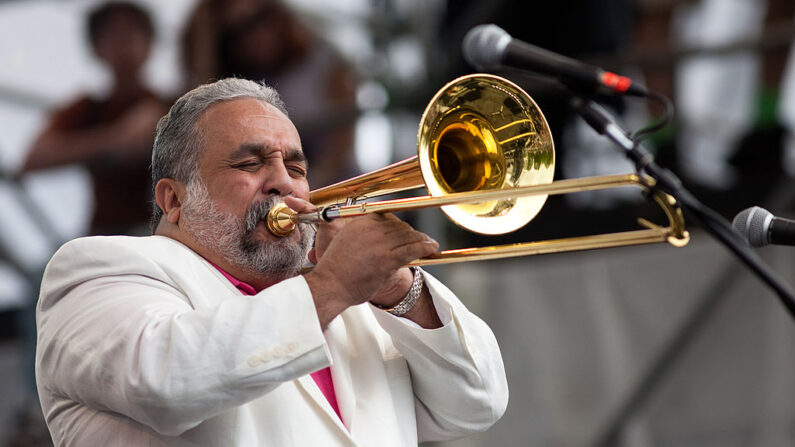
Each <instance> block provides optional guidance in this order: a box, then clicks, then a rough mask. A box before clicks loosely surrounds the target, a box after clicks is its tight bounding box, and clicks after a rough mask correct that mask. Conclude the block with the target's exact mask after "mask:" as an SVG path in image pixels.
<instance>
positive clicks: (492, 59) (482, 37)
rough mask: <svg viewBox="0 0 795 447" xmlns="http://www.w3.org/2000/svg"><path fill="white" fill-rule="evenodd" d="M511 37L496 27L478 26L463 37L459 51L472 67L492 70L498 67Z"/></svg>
mask: <svg viewBox="0 0 795 447" xmlns="http://www.w3.org/2000/svg"><path fill="white" fill-rule="evenodd" d="M509 43H511V35H510V34H508V32H506V31H505V30H504V29H502V28H500V27H499V26H497V25H494V24H489V25H478V26H476V27H474V28H472V29H471V30H469V32H467V34H466V36H464V40H463V42H462V43H461V51H462V52H463V53H464V59H466V61H467V62H469V64H470V65H472V66H473V67H475V68H477V69H479V70H482V69H493V68H497V67H499V66H500V64H501V63H502V58H503V56H504V55H505V49H506V48H507V47H508V44H509Z"/></svg>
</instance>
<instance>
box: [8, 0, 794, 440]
mask: <svg viewBox="0 0 795 447" xmlns="http://www.w3.org/2000/svg"><path fill="white" fill-rule="evenodd" d="M100 3H102V2H97V1H74V0H71V1H33V0H26V1H9V0H6V1H0V36H2V37H1V38H0V61H2V64H1V65H0V130H2V131H1V132H0V285H2V287H0V333H1V334H2V338H0V371H2V376H1V377H2V379H3V380H2V381H0V395H2V396H4V399H3V403H2V404H0V445H3V444H2V443H3V442H6V445H46V444H34V441H33V439H34V438H35V436H34V435H32V434H31V435H30V436H29V437H28V438H25V436H28V435H27V434H25V433H22V434H20V431H24V430H27V426H28V425H29V424H35V418H33V417H32V416H31V415H30V414H29V411H28V410H27V409H28V408H29V407H30V406H31V403H30V391H29V390H30V389H31V381H32V377H31V374H32V369H31V368H32V367H31V366H29V360H30V359H29V357H28V356H30V355H31V349H30V348H29V346H28V345H27V340H29V336H28V334H29V333H30V331H31V325H32V316H31V308H32V306H33V303H34V301H35V299H36V295H37V293H38V290H37V283H38V281H39V279H40V275H41V271H42V269H43V267H44V265H45V263H46V262H47V260H48V259H49V256H50V255H51V254H52V253H53V252H54V250H55V249H57V247H58V246H59V245H60V243H62V242H63V241H65V240H68V239H71V238H74V237H78V236H81V235H84V234H87V233H88V232H89V231H90V229H89V226H90V221H91V215H92V212H93V210H94V207H95V204H94V203H93V199H92V184H91V178H90V176H89V174H88V173H87V171H86V168H85V167H84V166H81V165H70V166H63V167H59V168H55V169H48V170H42V171H37V172H33V173H30V174H25V175H17V172H18V170H19V169H20V167H21V166H22V164H23V163H24V160H25V157H26V155H27V153H28V149H29V147H30V145H31V143H32V141H33V140H34V139H35V138H36V135H37V134H38V133H39V132H40V131H41V129H42V127H43V126H44V124H45V122H46V120H47V117H48V115H49V114H50V113H51V111H52V110H53V109H54V108H58V107H62V106H63V105H65V104H67V103H68V102H70V101H72V100H73V99H74V98H75V97H76V96H77V95H78V94H80V93H85V92H88V93H89V94H91V95H97V96H101V95H104V94H107V92H108V91H109V90H111V87H112V85H111V84H112V79H111V77H110V75H109V74H108V73H107V72H106V71H105V70H104V69H103V67H102V66H101V65H100V64H99V63H98V62H97V61H96V59H95V58H94V57H93V55H92V53H91V51H90V49H89V47H88V46H87V45H86V41H85V36H84V31H83V29H84V27H85V16H86V13H87V11H89V10H91V9H93V8H94V7H96V6H97V5H98V4H100ZM134 3H136V4H139V5H142V6H143V7H144V8H146V10H147V11H149V13H150V14H151V15H152V18H153V20H154V25H155V29H156V38H155V41H154V46H153V49H152V52H151V57H150V59H149V61H148V63H147V64H146V66H145V69H144V81H145V83H146V85H147V86H149V87H150V88H151V89H152V90H153V91H155V92H156V93H157V94H159V95H161V96H162V97H164V98H174V97H176V96H178V95H179V94H181V93H182V92H183V91H184V90H185V89H186V88H189V87H190V86H191V85H192V84H191V83H192V82H196V80H197V79H199V78H201V76H210V77H211V76H212V71H209V72H206V73H202V72H200V71H198V70H196V69H195V66H191V65H190V64H186V63H185V60H186V59H185V55H186V50H185V47H184V45H185V44H186V42H187V41H189V40H186V35H188V34H189V32H188V30H189V29H190V27H191V25H189V24H190V23H194V22H193V21H194V20H196V19H197V15H196V13H195V11H196V8H197V5H198V0H171V1H168V2H160V1H156V0H146V1H144V0H140V1H136V2H134ZM209 3H211V4H215V3H224V2H209ZM225 3H228V4H236V3H241V4H246V3H252V4H254V3H260V2H258V1H253V2H248V1H243V0H236V1H231V0H230V1H229V2H225ZM266 3H267V2H266ZM551 3H554V4H539V3H538V2H519V1H509V0H502V1H500V0H495V1H490V2H478V1H471V0H449V1H445V0H426V1H418V0H370V1H367V0H344V1H343V0H334V1H331V0H323V1H318V0H314V1H310V0H289V1H288V0H285V2H284V5H285V6H286V7H287V9H286V11H287V12H288V13H289V14H290V17H291V20H294V21H295V24H296V25H295V26H296V27H297V28H296V29H300V30H301V31H302V32H303V33H305V34H304V35H305V37H304V38H305V39H309V40H307V41H309V42H311V43H310V44H308V45H310V46H311V48H314V49H322V51H326V52H328V54H329V55H330V56H328V57H329V58H330V59H328V60H333V61H334V63H333V64H332V63H329V66H333V69H330V70H329V74H328V78H321V77H316V78H314V79H307V80H304V82H306V83H307V84H305V85H312V86H314V85H315V84H318V83H323V85H330V86H335V87H332V88H331V92H328V91H322V92H320V93H318V94H319V95H328V96H329V97H328V98H326V99H324V100H322V101H321V100H317V98H312V99H307V101H309V102H310V103H312V104H313V106H312V107H307V108H309V109H311V110H308V111H307V110H301V109H300V104H298V103H299V102H301V101H303V100H302V99H301V97H300V95H296V96H295V98H297V99H296V100H295V101H294V103H293V106H294V107H297V110H296V111H295V113H294V114H293V115H292V116H293V118H294V119H295V120H296V122H297V124H298V127H299V130H301V131H302V133H304V134H307V135H310V137H308V140H307V141H309V140H311V139H313V138H314V139H319V140H323V139H324V135H327V134H324V133H323V132H327V131H334V132H336V131H337V130H340V129H341V132H340V133H339V134H335V135H337V136H340V135H341V136H340V138H339V140H336V139H335V141H341V144H340V145H339V147H337V149H339V150H340V152H339V155H338V156H337V155H335V157H336V158H333V159H330V160H327V161H324V163H321V164H313V166H312V170H313V171H318V174H314V173H313V175H315V177H314V178H313V179H312V181H313V184H312V186H313V187H320V186H324V185H326V184H328V183H329V182H328V181H329V180H334V179H339V178H345V177H347V176H349V175H350V174H352V173H355V172H366V171H369V170H372V169H374V168H377V167H381V166H383V165H386V164H388V163H390V162H392V161H397V160H402V159H404V158H406V157H409V156H411V155H413V154H414V153H415V151H416V132H417V124H418V122H419V117H420V114H421V113H422V110H423V108H424V107H425V105H426V104H427V102H428V100H429V99H430V98H431V96H432V95H433V93H434V92H435V91H436V90H437V89H439V88H440V87H441V86H442V85H444V84H445V83H446V82H448V81H450V80H452V79H453V78H454V77H456V76H458V75H461V74H465V73H468V72H472V71H473V69H472V68H471V67H468V66H467V65H466V64H465V63H464V62H463V61H462V58H461V54H460V42H461V38H462V37H463V35H464V34H465V33H466V31H468V30H469V29H470V28H471V27H473V26H474V25H477V24H480V23H497V24H498V25H500V26H502V27H503V28H505V29H506V30H508V31H509V32H510V33H511V34H512V35H513V36H514V37H517V38H520V39H522V40H525V41H527V42H530V43H533V44H535V45H538V46H541V47H544V48H547V49H549V50H553V51H556V52H560V53H562V54H565V55H568V56H571V57H576V58H579V59H582V60H584V61H588V62H591V63H594V64H598V65H600V66H603V67H605V68H608V69H612V70H613V71H616V72H618V73H621V74H625V75H629V76H631V77H633V78H634V79H636V80H639V81H641V82H643V83H645V84H646V85H648V86H649V87H650V88H652V89H655V90H658V91H660V92H662V93H663V94H665V95H666V96H669V97H670V98H671V99H672V100H673V101H674V103H675V106H676V110H677V114H676V116H675V120H674V122H673V123H672V124H671V125H670V126H668V127H667V128H666V129H664V130H663V131H661V132H658V133H657V134H655V135H654V136H653V137H652V138H651V139H650V141H649V142H648V147H649V149H651V150H653V151H654V152H655V154H656V156H657V159H658V161H659V163H660V164H661V165H663V166H665V167H669V168H671V169H672V170H674V171H675V172H677V173H678V174H679V175H680V176H681V177H682V178H683V180H684V181H685V183H686V184H687V186H688V187H690V189H691V190H692V191H693V192H694V193H695V194H696V195H697V196H698V197H699V198H700V199H701V200H702V201H703V202H704V203H705V204H707V205H709V206H711V207H713V208H715V209H716V210H717V211H719V212H720V213H721V214H722V215H723V216H724V217H726V218H727V219H729V220H731V218H732V217H733V216H734V215H735V214H736V213H737V212H739V211H740V210H742V209H744V208H746V207H749V206H752V205H760V206H764V207H766V208H768V209H769V210H771V211H772V212H773V213H774V214H776V215H780V216H785V217H795V209H794V208H795V188H793V185H794V184H795V183H793V176H795V137H794V135H795V47H793V45H792V43H793V37H794V36H795V22H794V21H793V19H794V18H795V4H793V2H792V1H791V0H577V1H575V0H559V1H556V2H551ZM256 18H258V19H261V18H262V16H261V15H260V16H257V17H256ZM241 23H243V24H244V25H245V26H253V25H251V24H252V23H254V21H253V19H252V21H248V22H245V21H244V22H241ZM200 29H202V28H200ZM219 34H223V33H221V32H219ZM310 35H311V39H310V38H308V37H306V36H310ZM191 45H194V48H198V49H199V50H201V49H202V48H201V45H202V41H201V39H198V42H197V39H193V40H192V41H191ZM263 45H264V43H263ZM258 48H259V47H257V46H256V45H255V46H254V50H255V51H256V50H257V49H258ZM318 51H320V50H318ZM310 53H311V51H310ZM194 62H195V59H194ZM307 64H308V65H306V66H308V67H312V64H311V63H309V62H307ZM199 65H200V64H199ZM295 67H299V69H295ZM300 67H302V65H301V64H300V63H299V64H297V65H295V66H293V70H292V71H290V70H283V71H280V72H279V73H278V74H274V78H273V80H272V79H270V78H268V77H267V76H265V81H266V82H269V81H272V82H273V83H275V84H276V87H277V88H281V87H283V88H285V89H293V90H301V87H300V84H296V85H299V87H297V88H296V87H295V85H292V84H290V82H292V81H293V80H295V79H297V78H301V77H302V76H301V75H300V73H302V71H301V69H300ZM296 70H297V71H296ZM304 70H306V69H304ZM216 73H218V72H216ZM498 74H501V75H503V76H505V77H507V78H509V79H511V80H514V81H515V82H517V83H519V84H520V85H522V86H524V87H525V89H526V90H527V91H528V93H530V95H531V96H533V97H534V98H535V99H536V101H537V102H538V103H539V105H540V107H541V109H542V111H544V114H545V115H546V117H547V120H548V121H549V123H550V126H551V127H552V129H553V133H554V137H555V143H556V149H557V167H556V174H555V177H556V179H564V178H574V177H581V176H587V175H602V174H609V173H623V172H629V171H631V170H632V166H631V165H630V164H629V163H627V162H626V161H625V160H624V159H623V155H622V154H621V153H620V152H618V150H616V149H615V148H614V147H612V146H611V144H610V143H607V142H605V141H602V139H601V138H600V137H598V136H597V135H595V134H594V133H593V132H591V131H590V129H588V128H586V127H584V125H583V124H582V123H580V122H579V121H578V120H577V119H575V118H573V117H571V116H570V115H569V113H568V112H567V111H566V109H565V107H564V106H563V103H562V101H561V100H560V90H559V88H558V87H557V86H556V85H554V84H553V83H550V82H549V81H547V80H544V79H539V78H536V77H533V76H528V75H525V74H521V73H517V72H510V71H509V72H502V73H498ZM335 76H338V77H340V78H337V77H335ZM342 78H344V79H342ZM340 79H341V80H340ZM338 81H339V82H338ZM313 82H314V83H315V84H312V83H313ZM304 90H308V91H313V92H314V91H315V90H314V87H305V88H304ZM335 93H339V95H335ZM343 93H345V94H344V95H343ZM286 99H287V105H288V108H289V107H291V102H290V98H289V97H288V98H286ZM602 99H604V102H603V103H604V104H605V105H606V106H607V107H609V108H610V109H611V110H612V111H613V112H614V113H616V114H617V115H618V116H620V117H621V119H622V121H623V123H624V125H625V126H626V127H628V128H630V129H633V130H634V129H639V128H640V127H642V126H643V125H645V124H646V123H648V122H650V121H651V120H653V119H654V117H655V116H656V114H657V113H659V110H657V109H655V108H654V107H650V106H649V104H647V103H646V102H644V101H643V100H640V99H628V100H625V101H622V100H616V99H614V98H602ZM291 113H292V111H291ZM305 143H306V142H305ZM321 146H322V145H321ZM340 148H341V149H340ZM323 150H324V149H322V148H321V149H318V151H319V152H318V155H317V156H318V157H319V158H318V159H322V158H321V157H322V156H323V152H322V151H323ZM335 160H336V161H339V160H343V161H344V162H345V163H344V166H337V168H336V170H331V169H329V170H328V172H323V167H324V166H332V165H334V164H335ZM639 214H640V215H644V216H647V217H648V216H649V215H650V214H651V215H652V216H653V215H654V214H653V207H650V206H648V205H647V204H646V203H644V202H643V199H642V197H641V196H640V195H639V194H638V193H637V192H636V191H635V190H630V191H612V192H605V193H599V194H585V193H581V194H576V195H573V196H567V197H555V198H550V199H549V201H548V204H547V206H545V208H544V209H543V210H542V211H541V213H540V214H539V215H538V217H537V218H536V219H535V220H533V221H532V222H531V223H530V224H528V225H527V226H526V227H525V228H523V229H522V230H520V231H517V232H516V233H514V234H511V235H505V236H501V237H497V238H482V237H475V236H473V235H470V234H467V233H464V232H463V231H461V230H459V229H457V228H455V227H454V226H453V225H452V224H450V223H449V222H447V221H446V220H445V218H444V217H442V215H441V213H440V212H439V211H435V210H431V211H423V212H421V213H416V214H414V215H411V216H406V218H407V219H410V220H411V221H413V223H415V225H416V226H418V227H419V228H420V229H421V230H423V231H426V232H428V233H429V234H431V235H432V236H434V237H435V238H436V239H437V240H439V241H444V242H443V246H444V247H445V248H457V247H465V246H472V245H492V244H495V243H506V242H514V241H530V240H543V239H548V238H556V237H569V236H576V235H583V234H596V233H603V232H613V231H622V230H627V229H634V228H635V221H634V219H635V217H636V216H638V215H639ZM687 217H689V216H686V218H687ZM687 222H688V224H689V225H690V226H689V230H690V231H691V233H692V240H691V243H690V245H688V246H687V247H685V248H681V249H675V248H673V247H670V246H663V245H654V246H643V247H629V248H621V249H607V250H600V251H592V252H584V253H570V254H560V255H547V256H538V257H527V258H517V259H513V260H504V261H486V262H475V263H466V264H456V265H450V266H439V267H435V268H431V269H429V270H431V271H432V272H433V273H434V274H436V275H438V276H440V277H441V278H442V279H443V280H445V281H446V282H447V283H448V284H449V285H450V287H451V288H452V289H453V290H454V291H456V292H457V293H458V294H459V295H460V296H461V297H462V299H463V300H464V301H465V302H466V303H467V304H468V305H469V306H470V307H471V308H472V309H473V311H475V313H477V314H478V315H480V316H481V317H482V318H483V319H484V320H486V321H487V322H488V323H489V324H490V325H491V327H492V328H493V329H494V331H495V333H496V335H497V337H498V339H499V341H500V344H501V347H502V351H503V356H504V359H505V363H506V367H507V373H508V380H509V384H510V387H511V400H510V404H509V407H508V412H507V413H506V415H505V416H504V417H503V419H502V420H501V421H500V422H499V423H498V424H497V425H496V426H495V427H493V428H492V429H491V430H490V431H488V432H486V433H484V434H481V435H477V436H473V437H471V438H468V439H464V440H461V441H457V442H450V443H440V444H438V445H444V446H487V445H488V446H513V445H517V446H518V445H522V446H523V445H533V446H597V445H626V446H691V445H692V446H790V445H795V428H794V427H795V322H793V321H792V319H791V318H790V317H789V316H788V314H787V313H786V311H785V309H784V308H783V307H782V306H781V305H780V304H779V303H778V301H777V299H776V298H775V297H774V295H773V294H772V293H771V292H769V291H768V290H767V289H766V288H765V287H764V286H763V285H762V284H761V282H759V281H758V280H756V279H755V277H753V276H752V275H751V274H750V273H749V272H748V271H747V270H746V269H745V268H743V267H741V266H740V265H739V264H738V263H737V262H736V261H735V260H734V258H733V257H732V256H730V255H729V254H728V252H727V251H726V250H725V249H723V248H722V247H721V246H719V245H718V244H717V243H716V242H715V241H713V240H712V239H711V238H710V237H709V236H708V235H707V234H705V233H704V232H703V231H701V229H700V228H699V227H698V226H697V224H696V223H695V222H694V221H693V219H692V218H690V219H688V220H687ZM760 254H761V255H762V256H763V258H764V259H765V260H766V261H767V262H768V263H769V264H770V265H771V266H772V267H773V268H774V269H775V270H776V271H777V272H778V273H779V274H780V275H781V276H782V277H783V278H784V279H785V280H787V281H788V282H790V283H793V281H792V279H793V278H795V248H788V247H768V248H764V249H760ZM31 419H34V421H31ZM26 439H27V441H26Z"/></svg>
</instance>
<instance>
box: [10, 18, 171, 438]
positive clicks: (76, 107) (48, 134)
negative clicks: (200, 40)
mask: <svg viewBox="0 0 795 447" xmlns="http://www.w3.org/2000/svg"><path fill="white" fill-rule="evenodd" d="M86 33H87V37H88V42H89V44H90V46H91V48H92V50H93V52H94V55H95V56H96V57H97V58H98V59H99V61H100V62H102V64H103V65H104V66H106V67H107V68H108V70H109V71H110V73H111V75H112V79H113V84H112V89H111V91H110V92H109V93H108V94H107V96H105V97H102V98H94V97H90V96H88V95H84V96H82V97H80V98H78V99H77V100H75V101H73V102H72V103H71V104H69V105H67V106H65V107H63V108H61V109H59V110H56V111H54V112H53V113H52V115H51V116H50V117H49V119H48V122H47V123H46V124H45V127H44V130H43V131H42V132H41V134H40V135H39V136H38V137H37V138H36V139H35V141H34V143H33V145H32V147H31V148H30V151H29V153H28V155H27V158H26V159H25V161H24V163H23V165H22V167H21V169H20V171H19V172H18V175H24V174H26V173H29V172H32V171H36V170H43V169H48V168H56V167H61V166H65V165H69V164H81V165H84V166H85V167H86V169H87V170H88V172H89V174H90V176H91V180H92V183H93V202H94V212H93V217H92V219H91V224H90V228H89V232H90V233H91V234H143V233H145V232H146V231H147V223H148V219H149V216H150V209H151V205H150V202H149V189H150V184H149V182H148V181H147V179H148V178H149V174H148V172H149V159H150V154H151V150H152V143H153V140H154V127H155V125H156V123H157V120H158V119H159V118H160V117H161V116H162V115H163V114H164V113H165V112H166V111H167V110H168V109H167V106H166V104H165V102H163V101H162V100H161V99H159V98H158V97H157V96H156V95H155V94H154V93H152V92H151V91H150V90H149V89H148V88H146V87H145V86H144V85H143V84H142V82H141V79H140V73H141V69H142V67H143V65H144V63H145V62H146V60H147V58H148V56H149V51H150V47H151V44H152V41H153V38H154V28H153V24H152V19H151V17H150V15H149V13H148V12H147V11H145V10H144V9H142V8H141V7H139V6H137V5H136V4H133V3H127V2H110V3H104V4H101V5H99V6H97V7H96V8H95V9H93V10H91V11H90V12H89V14H88V16H87V20H86ZM32 304H34V303H33V302H31V307H32ZM28 317H29V315H28V312H26V311H23V312H20V313H19V317H18V318H19V321H18V326H19V328H20V331H21V332H22V339H23V342H24V347H23V350H24V351H28V352H30V362H29V364H28V362H27V361H23V365H22V366H23V371H22V374H23V376H24V378H25V379H27V378H28V377H30V378H31V380H30V382H32V377H33V358H32V357H33V354H32V353H33V350H34V349H35V327H34V322H33V318H32V310H31V312H30V318H28ZM23 359H25V360H27V356H24V357H23ZM28 394H29V395H30V396H29V397H26V401H25V402H23V403H22V407H21V408H20V409H19V410H18V412H17V415H16V419H17V420H16V425H15V427H14V429H13V430H12V431H10V433H8V435H7V436H6V437H5V445H7V446H28V447H30V446H45V445H52V443H51V440H50V437H49V433H48V432H47V428H46V425H45V423H44V420H43V419H42V416H41V409H40V406H39V404H38V400H37V396H36V393H35V389H34V388H33V387H32V386H31V389H30V391H29V392H28Z"/></svg>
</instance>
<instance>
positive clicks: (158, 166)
mask: <svg viewBox="0 0 795 447" xmlns="http://www.w3.org/2000/svg"><path fill="white" fill-rule="evenodd" d="M236 98H253V99H257V100H260V101H263V102H266V103H268V104H270V105H272V106H274V107H276V108H277V109H278V110H279V111H280V112H282V113H284V114H285V115H287V109H286V108H285V106H284V102H283V101H282V100H281V98H280V97H279V93H278V92H277V91H276V90H275V89H273V88H271V87H268V86H267V85H265V84H261V83H257V82H254V81H248V80H245V79H236V78H227V79H221V80H220V81H216V82H213V83H211V84H204V85H201V86H199V87H196V88H195V89H193V90H191V91H189V92H188V93H185V94H184V95H182V97H180V98H179V99H178V100H177V101H176V102H175V103H174V105H173V106H171V110H169V111H168V114H167V115H166V116H164V117H163V118H161V119H160V122H158V123H157V133H156V135H155V143H154V146H153V147H152V220H151V223H150V224H151V228H152V232H153V233H154V230H155V228H156V227H157V224H158V223H159V222H160V218H161V217H163V210H161V209H160V207H159V206H158V205H157V202H156V201H155V186H157V182H158V181H160V179H164V178H172V179H175V180H178V181H180V182H182V183H184V184H186V185H187V184H189V183H191V182H192V181H194V180H195V179H196V177H197V175H198V173H199V158H200V157H201V154H202V153H203V152H204V147H205V138H204V134H203V133H202V130H201V129H200V128H199V125H198V122H199V118H201V116H202V114H204V112H205V111H206V110H207V109H208V108H210V107H211V106H212V105H214V104H217V103H219V102H223V101H229V100H231V99H236Z"/></svg>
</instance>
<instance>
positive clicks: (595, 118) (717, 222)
mask: <svg viewBox="0 0 795 447" xmlns="http://www.w3.org/2000/svg"><path fill="white" fill-rule="evenodd" d="M570 104H571V107H572V108H573V109H574V111H576V112H577V113H578V114H579V115H580V116H581V117H582V118H583V119H584V120H585V122H586V123H588V125H590V126H591V127H592V128H593V129H594V130H596V132H598V133H599V134H601V135H604V136H606V137H607V138H608V139H610V140H611V141H613V142H614V143H615V144H616V145H618V147H620V148H621V149H623V150H624V152H625V155H626V156H627V158H629V159H630V160H632V161H633V162H634V163H635V166H636V169H637V171H638V173H646V174H647V175H649V176H650V177H652V178H653V179H654V180H655V181H656V185H655V186H654V188H659V189H660V190H662V191H663V192H665V193H667V194H670V195H671V196H672V197H673V198H674V199H676V201H677V202H679V204H680V205H681V206H682V207H683V208H685V209H687V210H688V211H690V213H692V214H693V215H694V216H696V218H697V219H698V220H699V221H700V222H701V223H702V224H704V228H706V230H707V231H708V232H709V233H711V234H712V236H714V237H715V238H716V239H717V240H718V241H720V242H721V243H723V245H725V246H726V247H727V248H728V249H729V250H730V251H732V252H733V253H734V254H735V255H736V257H737V258H739V259H740V261H742V262H743V263H744V264H745V265H746V266H747V267H748V268H749V269H750V270H751V271H752V272H754V273H755V274H756V275H757V276H758V277H759V278H760V279H761V280H762V281H763V282H764V283H765V284H767V285H768V286H769V287H770V288H771V289H773V290H774V291H775V292H776V294H777V295H778V297H779V300H780V301H781V303H782V304H783V305H784V307H786V309H787V310H788V311H789V313H790V316H791V317H792V318H793V320H795V292H793V290H792V288H791V287H790V286H789V285H788V284H787V283H785V282H784V281H783V280H782V279H781V278H780V277H779V276H778V275H777V274H776V273H775V272H774V271H773V270H771V269H770V267H769V266H768V265H767V264H765V263H764V261H762V259H761V258H760V257H759V256H758V255H757V254H756V252H755V251H753V250H752V249H751V247H750V246H749V245H748V243H747V242H746V241H745V240H743V239H742V238H741V237H740V235H738V234H737V233H736V232H735V231H734V230H732V228H731V225H730V224H729V222H728V221H727V220H726V219H724V218H723V217H722V216H721V215H720V214H718V213H717V212H715V211H714V210H712V209H710V208H709V207H707V206H706V205H704V204H703V203H701V202H700V201H699V200H698V199H697V198H696V197H695V196H693V194H691V193H690V191H688V190H687V189H686V188H685V187H684V186H683V185H682V181H681V180H680V179H679V178H678V177H677V176H676V175H675V174H674V173H673V172H671V171H670V170H668V169H665V168H662V167H660V166H659V165H658V164H657V163H656V162H655V161H654V157H653V156H652V154H651V153H649V152H648V151H647V150H646V149H644V148H643V147H642V146H641V145H640V144H638V143H637V142H636V141H634V140H633V139H632V138H630V137H629V133H628V132H626V131H625V130H624V129H622V128H621V127H620V126H619V125H618V124H616V122H615V120H614V119H613V118H612V117H611V116H610V114H609V113H608V112H607V111H606V110H605V109H604V108H602V107H600V106H598V105H597V104H595V103H594V102H593V101H591V100H589V99H584V98H582V97H580V96H577V95H572V96H571V100H570Z"/></svg>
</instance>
